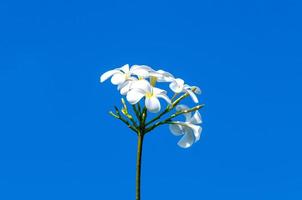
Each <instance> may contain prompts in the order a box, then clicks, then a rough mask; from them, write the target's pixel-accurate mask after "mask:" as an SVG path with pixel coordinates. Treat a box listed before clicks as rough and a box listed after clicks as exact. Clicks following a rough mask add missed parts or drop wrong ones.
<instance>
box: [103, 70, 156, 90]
mask: <svg viewBox="0 0 302 200" xmlns="http://www.w3.org/2000/svg"><path fill="white" fill-rule="evenodd" d="M151 70H152V69H151V68H150V67H148V66H146V65H133V66H132V67H131V68H130V66H129V65H128V64H126V65H124V66H122V67H121V68H116V69H114V70H110V71H108V72H105V73H104V74H103V75H102V76H101V78H100V81H101V83H102V82H104V81H106V80H107V79H109V78H110V77H112V78H111V82H112V84H114V85H118V90H120V92H121V94H122V95H126V94H127V92H128V91H129V90H130V86H131V83H132V82H133V81H136V80H137V78H136V77H133V75H136V76H137V77H148V76H149V72H150V71H151Z"/></svg>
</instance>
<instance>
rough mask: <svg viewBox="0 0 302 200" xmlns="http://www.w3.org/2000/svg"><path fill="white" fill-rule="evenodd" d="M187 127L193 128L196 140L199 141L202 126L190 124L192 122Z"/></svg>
mask: <svg viewBox="0 0 302 200" xmlns="http://www.w3.org/2000/svg"><path fill="white" fill-rule="evenodd" d="M187 127H188V128H190V129H191V130H192V132H193V134H194V137H195V142H197V141H198V140H199V139H200V135H201V131H202V127H201V126H197V125H194V124H190V123H189V124H187Z"/></svg>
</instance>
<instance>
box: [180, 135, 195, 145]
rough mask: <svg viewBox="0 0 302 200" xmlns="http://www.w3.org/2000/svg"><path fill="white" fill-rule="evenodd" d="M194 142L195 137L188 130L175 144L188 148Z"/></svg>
mask: <svg viewBox="0 0 302 200" xmlns="http://www.w3.org/2000/svg"><path fill="white" fill-rule="evenodd" d="M194 142H195V137H194V134H193V132H188V133H186V134H185V135H184V136H183V137H182V138H181V139H180V140H179V142H178V143H177V144H178V146H180V147H182V148H189V147H191V146H192V144H194Z"/></svg>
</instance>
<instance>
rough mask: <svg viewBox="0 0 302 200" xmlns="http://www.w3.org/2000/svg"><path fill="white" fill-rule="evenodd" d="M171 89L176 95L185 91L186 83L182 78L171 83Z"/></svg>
mask: <svg viewBox="0 0 302 200" xmlns="http://www.w3.org/2000/svg"><path fill="white" fill-rule="evenodd" d="M170 89H171V90H172V91H173V92H175V93H181V92H182V91H183V89H184V81H183V80H182V79H180V78H178V79H175V80H174V81H173V82H172V83H170Z"/></svg>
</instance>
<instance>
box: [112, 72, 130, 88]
mask: <svg viewBox="0 0 302 200" xmlns="http://www.w3.org/2000/svg"><path fill="white" fill-rule="evenodd" d="M125 80H126V76H125V74H123V73H121V72H120V73H116V74H114V75H113V76H112V78H111V83H112V84H113V85H119V84H122V83H124V82H125Z"/></svg>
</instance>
